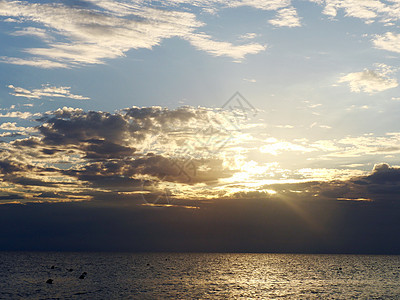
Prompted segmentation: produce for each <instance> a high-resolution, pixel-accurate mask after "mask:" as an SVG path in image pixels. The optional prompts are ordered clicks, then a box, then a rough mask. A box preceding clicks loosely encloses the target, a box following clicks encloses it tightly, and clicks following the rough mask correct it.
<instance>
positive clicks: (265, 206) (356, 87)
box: [0, 0, 400, 254]
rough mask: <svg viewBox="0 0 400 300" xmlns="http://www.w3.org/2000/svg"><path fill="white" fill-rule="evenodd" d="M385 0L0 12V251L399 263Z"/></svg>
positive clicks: (43, 5)
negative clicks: (288, 255)
mask: <svg viewBox="0 0 400 300" xmlns="http://www.w3.org/2000/svg"><path fill="white" fill-rule="evenodd" d="M399 19H400V1H399V0H386V1H383V0H365V1H358V0H343V1H338V0H264V1H261V0H233V1H220V0H176V1H173V0H167V1H143V0H142V1H140V0H119V1H110V0H76V1H75V0H60V1H8V0H1V1H0V45H1V47H0V83H1V84H0V177H1V182H0V215H1V218H0V236H2V237H3V238H2V239H1V241H0V249H3V250H62V251H87V250H93V251H103V250H104V251H221V252H229V251H236V252H237V251H244V252H247V251H255V252H313V253H397V254H400V241H399V240H398V238H396V236H397V235H396V232H398V230H399V229H400V221H399V220H400V218H399V217H400V210H399V209H400V206H399V201H400V197H399V192H400V163H399V155H400V123H399V122H398V120H399V118H398V115H399V113H400V88H399V80H400V78H399V75H400V72H399V71H400V64H399V58H400V30H399V27H400V23H399Z"/></svg>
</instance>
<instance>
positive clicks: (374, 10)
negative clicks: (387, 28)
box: [309, 0, 400, 23]
mask: <svg viewBox="0 0 400 300" xmlns="http://www.w3.org/2000/svg"><path fill="white" fill-rule="evenodd" d="M309 1H311V2H316V3H318V4H320V5H324V10H323V13H324V14H325V15H328V16H331V17H335V16H336V15H337V11H338V10H340V9H343V10H344V12H345V15H346V16H348V17H354V18H359V19H363V20H365V22H366V23H371V22H374V21H375V20H379V21H380V22H383V23H390V22H392V21H396V20H399V18H400V2H399V1H387V2H389V3H385V2H382V1H379V0H362V1H360V0H309Z"/></svg>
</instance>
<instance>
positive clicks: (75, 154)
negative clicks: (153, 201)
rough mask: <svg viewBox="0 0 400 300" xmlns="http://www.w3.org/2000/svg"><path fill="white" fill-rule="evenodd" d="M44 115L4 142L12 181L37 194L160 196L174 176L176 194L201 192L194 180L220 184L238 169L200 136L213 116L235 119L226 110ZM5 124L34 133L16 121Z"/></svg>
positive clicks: (1, 168) (2, 170)
mask: <svg viewBox="0 0 400 300" xmlns="http://www.w3.org/2000/svg"><path fill="white" fill-rule="evenodd" d="M217 119H219V121H217ZM37 121H38V122H40V123H41V125H39V126H37V127H36V128H37V130H38V131H37V132H36V133H35V134H34V135H30V136H29V137H27V138H23V139H14V140H12V141H10V142H9V143H3V147H6V148H7V151H1V150H0V162H2V165H0V177H1V179H2V182H3V185H5V189H6V190H7V191H8V192H13V193H16V192H19V193H21V192H23V193H24V195H25V197H24V199H31V201H33V202H35V201H47V200H49V199H50V198H51V201H57V198H56V197H44V196H43V197H40V196H37V195H48V194H49V193H59V192H60V191H62V192H63V195H64V197H63V199H62V201H81V200H82V199H86V200H87V199H90V198H92V197H93V196H94V194H95V191H103V192H105V191H107V192H110V193H119V192H126V193H139V192H142V193H146V195H147V197H152V195H155V194H157V193H159V192H160V191H162V190H163V189H165V188H167V186H169V188H170V189H171V186H170V185H171V184H172V187H173V189H172V190H174V197H177V195H184V194H185V195H186V196H189V197H192V196H193V197H194V196H195V195H196V193H195V192H194V190H193V189H192V191H190V190H191V189H190V188H189V186H194V185H198V184H201V185H213V184H216V183H218V181H219V180H220V179H222V178H227V177H230V176H231V175H232V174H233V171H232V170H230V169H229V168H228V167H227V166H226V165H224V161H223V159H221V158H218V156H217V155H214V156H212V155H211V154H210V153H209V152H208V151H207V150H206V149H205V147H206V146H207V145H206V144H203V143H199V138H201V136H200V135H199V132H200V131H202V130H203V129H204V128H207V126H210V125H211V123H210V122H215V124H219V126H222V122H227V119H226V116H224V113H223V112H220V111H218V110H213V109H207V108H193V107H181V108H177V109H175V110H169V109H166V108H161V107H144V108H139V107H132V108H127V109H123V110H121V111H119V112H116V113H114V114H111V113H107V112H101V111H89V112H84V111H83V110H82V109H74V108H67V107H64V108H63V109H58V110H56V111H51V112H47V113H44V114H42V116H41V117H40V118H38V119H37ZM1 127H2V128H0V129H3V130H17V129H21V130H22V129H24V130H25V131H24V132H25V133H27V134H28V133H29V132H28V131H27V130H26V128H23V127H20V126H17V123H16V122H13V123H11V122H8V123H3V124H2V125H1ZM35 130H36V129H35ZM215 130H216V129H215ZM215 130H214V132H213V133H212V134H215V133H216V131H215ZM32 132H33V131H32ZM210 134H211V133H210ZM218 134H220V135H224V134H225V135H226V134H227V133H226V132H224V133H218ZM204 138H208V139H209V135H208V134H207V135H206V136H205V137H204ZM196 153H197V154H196ZM0 190H1V187H0ZM186 193H189V194H190V193H193V195H192V196H190V195H189V194H186ZM35 199H36V200H35ZM26 201H28V200H26ZM26 201H25V200H24V202H26Z"/></svg>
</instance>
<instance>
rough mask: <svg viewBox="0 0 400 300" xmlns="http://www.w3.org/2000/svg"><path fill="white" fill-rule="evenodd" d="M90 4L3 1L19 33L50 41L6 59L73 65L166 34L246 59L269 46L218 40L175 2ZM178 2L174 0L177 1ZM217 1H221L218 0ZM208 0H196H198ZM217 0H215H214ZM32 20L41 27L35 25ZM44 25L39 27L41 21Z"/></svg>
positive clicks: (152, 42) (1, 10)
mask: <svg viewBox="0 0 400 300" xmlns="http://www.w3.org/2000/svg"><path fill="white" fill-rule="evenodd" d="M91 2H92V4H93V5H91V6H82V5H76V6H68V5H66V4H61V3H59V4H57V5H55V4H51V3H30V2H26V1H1V2H0V15H1V16H7V17H13V18H17V19H19V20H21V21H24V22H26V23H29V26H27V27H26V28H23V29H22V30H18V31H16V32H14V35H34V36H36V37H39V38H41V39H42V41H43V42H44V43H45V45H46V46H45V47H40V48H27V49H24V52H25V53H27V54H30V55H32V56H31V57H30V58H16V57H2V58H1V61H2V62H6V63H11V64H18V65H30V66H35V67H41V68H69V67H73V66H81V65H86V64H101V63H104V61H105V60H106V59H113V58H117V57H121V56H124V55H125V54H126V52H128V51H129V50H131V49H152V48H153V47H154V46H157V45H159V44H160V42H161V41H162V40H163V39H168V38H172V37H179V38H182V39H184V40H188V41H190V43H192V44H193V45H195V47H196V48H198V49H200V50H202V51H206V52H208V53H210V54H212V55H215V56H220V55H225V56H229V57H232V58H234V59H236V60H237V59H242V58H243V57H244V56H245V55H247V54H255V53H258V52H260V51H262V50H264V48H265V47H264V46H262V45H259V44H256V43H252V44H248V45H239V46H236V45H233V44H231V43H229V42H217V41H214V40H213V39H212V38H211V37H210V36H209V35H207V34H203V33H197V32H196V30H197V29H198V28H199V27H201V26H204V25H205V24H204V23H202V22H200V21H198V20H197V19H196V15H195V14H194V13H192V12H187V11H178V10H174V9H177V8H178V7H176V6H175V5H172V8H174V9H171V7H168V9H164V7H163V5H161V6H160V8H154V7H153V6H146V4H145V3H143V2H133V3H127V2H116V1H91ZM172 3H173V2H170V4H172ZM217 3H219V2H218V1H217ZM200 4H204V3H200V2H199V3H194V6H197V5H200ZM214 4H215V3H214ZM230 6H234V7H238V6H253V7H257V8H260V9H275V7H280V6H281V5H279V4H278V1H269V2H267V3H264V4H263V3H262V2H259V1H235V2H232V3H231V5H230ZM32 22H33V24H35V25H37V27H33V26H32ZM39 26H40V27H39Z"/></svg>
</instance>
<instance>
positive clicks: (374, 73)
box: [338, 64, 398, 94]
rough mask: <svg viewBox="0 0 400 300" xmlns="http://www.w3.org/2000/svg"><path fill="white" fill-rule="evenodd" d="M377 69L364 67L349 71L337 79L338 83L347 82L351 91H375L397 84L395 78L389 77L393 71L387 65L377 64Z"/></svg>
mask: <svg viewBox="0 0 400 300" xmlns="http://www.w3.org/2000/svg"><path fill="white" fill-rule="evenodd" d="M378 67H379V68H378V69H377V70H369V69H365V70H364V71H362V72H354V73H349V74H347V75H345V76H342V77H341V78H340V79H339V81H338V82H339V83H348V84H349V86H350V90H351V91H352V92H356V93H360V92H365V93H370V94H373V93H376V92H382V91H385V90H388V89H392V88H395V87H397V86H398V82H397V80H396V79H395V78H391V77H389V74H390V73H393V72H394V71H393V70H392V69H391V68H390V67H389V66H387V65H384V64H380V65H378Z"/></svg>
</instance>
